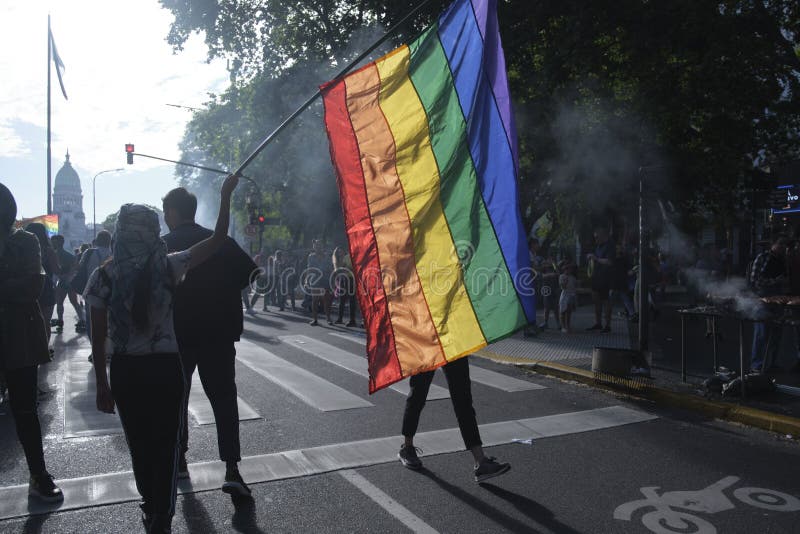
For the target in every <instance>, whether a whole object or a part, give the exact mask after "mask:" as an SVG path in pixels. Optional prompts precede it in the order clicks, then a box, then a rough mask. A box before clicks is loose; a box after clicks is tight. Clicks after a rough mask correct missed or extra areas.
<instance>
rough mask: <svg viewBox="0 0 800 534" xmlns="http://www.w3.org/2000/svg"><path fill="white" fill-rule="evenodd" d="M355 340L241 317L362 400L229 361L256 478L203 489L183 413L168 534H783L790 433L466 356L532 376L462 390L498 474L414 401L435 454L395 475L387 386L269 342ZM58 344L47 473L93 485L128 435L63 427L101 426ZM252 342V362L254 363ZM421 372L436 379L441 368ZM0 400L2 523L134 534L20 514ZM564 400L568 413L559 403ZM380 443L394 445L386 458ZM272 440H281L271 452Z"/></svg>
mask: <svg viewBox="0 0 800 534" xmlns="http://www.w3.org/2000/svg"><path fill="white" fill-rule="evenodd" d="M333 334H340V335H333ZM358 334H359V331H358V330H352V329H345V328H334V327H328V326H320V327H316V328H314V327H310V326H308V325H307V319H306V318H305V317H303V316H301V315H299V314H294V313H292V312H282V313H278V312H268V313H266V314H262V315H261V316H260V317H258V318H255V319H250V318H248V319H247V320H246V333H245V337H246V339H247V340H249V341H250V342H253V343H255V344H256V345H257V346H258V347H259V348H261V349H266V350H268V351H269V352H270V353H271V354H272V355H273V356H276V357H278V358H280V359H282V360H284V361H285V362H287V365H288V367H289V368H290V369H295V368H300V369H301V370H304V371H305V372H310V373H311V374H313V375H315V376H316V377H318V378H321V379H323V380H324V381H326V382H328V383H330V384H334V385H336V386H338V387H339V388H341V389H342V390H344V391H345V392H347V393H349V394H352V395H354V396H356V397H358V398H360V399H362V400H363V401H366V402H368V403H370V404H372V406H364V407H361V408H353V409H347V410H334V411H330V410H327V411H326V410H325V409H322V408H321V407H320V406H312V405H311V404H309V402H308V400H307V399H306V400H304V399H303V398H301V396H299V395H298V393H297V392H292V391H291V390H290V388H288V387H287V385H286V384H281V383H279V381H275V380H268V379H267V378H265V377H264V376H263V375H262V374H259V373H258V372H256V371H255V370H254V368H253V366H252V365H245V364H244V363H242V361H240V362H239V363H237V374H238V376H237V383H238V387H239V396H240V398H241V399H242V400H243V401H245V402H246V403H247V404H249V405H250V406H251V407H252V408H253V410H255V412H257V414H258V416H259V418H258V419H253V420H249V421H242V422H241V425H240V426H241V441H242V455H243V456H244V457H246V460H245V462H243V473H244V474H245V478H246V479H248V475H247V473H252V476H253V477H256V478H258V479H259V480H266V481H264V482H259V483H254V484H252V485H251V488H252V490H253V496H254V499H253V501H252V502H247V501H245V502H233V501H232V500H231V499H230V498H229V497H228V496H227V495H225V494H223V493H221V492H220V491H218V490H216V489H214V488H215V487H216V485H215V484H214V483H213V473H212V475H209V476H210V477H211V478H210V479H209V480H212V483H210V485H209V484H206V483H205V482H202V481H201V478H202V476H204V475H203V474H205V473H207V472H212V471H213V470H214V468H215V465H216V466H217V468H218V464H215V463H214V462H215V461H216V460H217V445H216V428H215V426H214V425H213V424H208V425H198V424H197V421H196V420H193V421H192V422H191V426H190V451H189V454H188V460H189V462H190V464H192V466H191V468H192V473H193V482H194V483H195V484H196V488H197V489H199V490H200V491H197V492H193V491H192V490H191V489H190V488H188V486H186V485H184V487H183V490H184V491H185V493H183V494H182V495H180V496H179V498H178V509H177V513H176V516H175V520H174V531H175V532H202V533H203V534H211V533H215V532H219V533H227V532H253V533H258V532H269V533H274V532H382V533H383V532H408V531H409V530H413V531H418V532H493V533H494V532H566V533H574V532H581V533H596V532H683V533H688V532H694V533H703V534H706V533H711V532H721V533H728V532H761V533H767V532H776V533H777V532H786V533H789V532H797V525H798V524H800V476H798V473H800V469H798V467H797V466H798V465H799V462H798V460H800V448H799V447H798V443H797V442H795V441H792V440H789V439H786V438H785V437H779V436H775V435H772V434H768V433H765V432H760V431H754V430H751V429H747V428H743V427H739V426H734V425H729V424H725V423H719V422H714V421H708V420H704V419H701V418H698V417H696V416H693V415H692V414H687V413H676V412H673V411H667V410H661V409H659V408H658V407H656V406H653V405H648V404H641V403H637V402H632V401H630V400H628V399H626V398H620V397H615V396H613V395H611V394H608V393H605V392H598V391H595V390H592V389H590V388H587V387H584V386H581V385H577V384H571V383H565V382H561V381H558V380H555V379H550V378H546V377H542V376H538V375H528V374H526V373H525V372H524V371H522V370H520V369H516V368H512V367H507V366H502V365H499V364H496V363H493V362H491V361H488V360H484V359H479V358H474V361H473V362H472V363H473V365H476V366H479V367H481V368H483V369H485V370H488V371H492V372H496V373H500V374H502V375H505V376H509V377H512V378H516V379H519V380H522V381H525V382H526V383H533V384H538V385H539V386H543V388H538V389H529V390H524V391H504V390H503V389H498V388H497V387H495V386H490V385H487V384H486V383H478V382H476V383H475V384H474V385H473V395H474V397H475V408H476V411H477V414H478V421H479V423H480V424H481V425H489V426H484V427H483V428H484V438H485V439H487V436H488V437H489V438H490V439H491V440H493V442H496V443H499V444H498V445H495V446H491V447H487V452H488V453H489V454H491V455H493V456H497V457H498V458H499V459H501V460H503V461H509V462H511V464H512V469H511V471H510V472H508V473H507V474H505V475H503V476H502V477H498V478H495V479H493V480H492V481H491V483H487V484H483V485H478V484H476V483H475V482H474V481H473V478H472V462H471V456H470V455H469V453H467V452H464V451H458V450H457V449H458V447H457V445H458V444H457V443H456V446H453V445H452V444H453V443H454V442H453V439H452V436H453V435H454V434H453V433H452V432H451V433H449V434H448V433H442V432H437V431H439V430H444V429H455V428H456V422H455V416H454V414H453V411H452V407H451V405H450V402H449V400H446V399H442V400H434V401H429V402H428V405H427V406H426V408H425V411H424V413H423V416H422V422H421V425H420V436H423V435H424V436H426V440H427V441H426V445H421V446H422V448H423V450H425V449H427V450H426V451H425V452H426V454H427V453H430V452H432V451H433V452H440V451H441V452H442V453H441V454H434V455H429V456H424V457H423V462H424V466H425V467H424V469H423V470H422V471H421V472H412V471H409V470H407V469H404V468H403V467H402V466H401V465H400V464H399V463H398V462H397V461H396V460H395V459H394V452H395V451H394V449H396V448H399V445H400V443H401V439H400V438H399V436H398V434H399V431H400V423H401V417H402V409H403V396H402V394H400V393H398V392H396V391H382V392H379V393H378V394H376V395H372V396H370V395H368V394H367V381H366V379H365V378H364V377H362V376H360V375H358V374H356V373H354V372H352V371H351V370H347V369H345V368H343V367H342V366H341V365H337V364H334V363H331V362H330V361H328V360H326V359H323V358H322V357H321V356H318V355H314V354H313V353H312V352H313V351H311V352H309V351H306V350H302V349H301V348H299V347H300V346H299V345H296V344H295V345H292V344H290V343H288V342H287V340H286V339H282V338H283V337H284V336H290V335H304V336H308V337H309V338H311V339H312V340H315V341H316V342H317V345H315V346H317V347H318V346H319V345H318V343H320V342H321V343H323V344H324V346H329V347H335V348H338V349H340V351H339V352H337V353H341V351H344V352H346V353H351V354H354V355H357V356H359V357H363V347H362V345H361V344H360V343H358V342H357V339H349V338H348V335H356V336H357V335H358ZM56 347H57V349H58V357H57V360H56V362H54V363H52V364H49V365H48V366H46V367H45V368H44V369H43V372H42V374H41V382H42V384H43V385H44V384H49V387H50V388H51V389H52V391H51V392H50V393H48V394H47V395H45V396H43V397H42V403H41V407H40V411H41V418H42V422H43V426H44V432H45V435H46V437H45V454H46V459H47V462H48V467H49V469H50V471H51V472H52V473H53V475H54V476H55V477H56V478H57V479H59V480H62V481H63V480H65V479H81V480H78V481H75V480H67V481H66V482H65V484H94V486H93V487H100V486H101V485H100V484H97V483H96V481H98V480H106V479H105V478H102V477H103V476H104V475H106V474H108V473H118V472H125V471H129V470H130V459H129V456H128V453H127V447H126V444H125V440H124V437H123V436H122V435H121V434H118V433H108V432H106V433H105V435H104V432H103V431H98V434H99V435H92V434H91V433H87V434H85V435H84V436H83V437H65V433H66V429H68V428H73V429H74V428H78V427H76V426H75V425H76V421H78V422H80V423H81V424H82V425H83V426H80V425H79V427H80V428H89V429H91V428H93V425H99V424H100V423H97V422H96V421H97V419H96V417H95V416H94V415H93V414H89V413H88V412H87V410H88V408H87V407H86V406H85V405H84V404H82V403H81V402H79V401H80V398H81V397H80V395H79V393H80V392H79V391H76V389H75V388H76V384H85V383H86V376H85V371H81V372H82V373H83V376H76V375H80V374H81V373H77V372H75V371H74V370H75V369H79V370H82V369H83V368H81V367H79V366H77V362H79V361H81V360H82V359H85V356H86V355H87V354H88V352H87V351H88V346H87V345H86V342H85V338H79V337H77V336H76V335H74V334H72V333H71V332H69V333H65V334H62V335H61V336H59V337H58V338H57V339H56ZM327 352H328V353H333V352H336V351H334V350H333V349H328V350H327ZM254 354H255V356H254V355H252V354H251V355H250V356H249V358H250V359H251V363H252V361H258V360H257V356H258V354H257V353H254ZM254 358H255V359H254ZM243 360H244V358H243ZM71 366H72V367H71ZM364 367H366V362H364ZM69 369H73V372H72V373H70V372H68V371H69ZM80 379H82V380H83V382H81V381H80ZM434 383H435V384H437V385H439V386H442V387H444V388H446V382H445V380H444V376H443V375H442V374H441V373H437V376H436V379H435V381H434ZM82 387H89V386H86V385H84V386H82ZM70 388H71V389H70ZM65 391H68V392H70V393H69V395H67V393H65ZM307 393H309V394H313V393H316V392H315V391H314V392H307ZM142 394H143V395H144V394H146V391H143V392H142ZM84 400H85V396H84ZM0 412H2V413H4V415H0V510H12V511H13V510H20V509H22V510H23V512H21V513H11V512H9V513H6V514H5V516H4V518H2V519H0V532H9V533H11V532H37V533H38V532H58V533H62V532H69V533H72V532H74V533H90V532H97V533H115V532H120V533H126V532H142V531H143V530H142V529H141V526H140V523H139V515H138V507H137V505H136V502H135V501H133V500H130V499H128V500H126V499H124V498H121V499H120V500H122V501H124V502H111V503H110V504H103V505H100V503H105V502H107V501H103V499H102V497H103V495H101V493H102V492H96V493H95V494H93V496H92V497H91V498H87V499H85V500H86V502H85V503H81V502H79V499H77V500H73V501H72V504H74V505H75V507H78V506H81V507H79V508H76V509H70V510H62V511H56V512H54V513H50V514H43V515H25V514H26V513H28V512H26V511H25V510H27V509H28V504H27V501H26V500H25V499H23V498H22V497H20V495H23V494H24V488H15V486H18V485H23V484H26V483H27V469H26V466H25V461H24V457H23V455H22V451H21V448H20V447H19V445H18V443H17V441H16V437H15V432H14V428H13V421H12V419H11V416H10V415H8V414H7V413H6V412H7V409H6V407H5V406H2V407H0ZM576 412H581V414H579V416H573V415H569V414H574V413H576ZM609 414H612V415H613V416H609ZM618 415H619V418H617V416H618ZM626 417H628V418H632V419H630V420H626V419H625V418H626ZM637 418H638V419H637ZM519 421H522V423H519ZM636 421H638V422H636ZM492 423H502V424H494V425H492ZM100 426H102V425H100ZM100 426H97V428H100ZM106 426H108V425H106ZM112 426H113V425H112ZM598 428H599V429H598ZM447 436H450V437H449V438H448V437H447ZM386 438H389V439H388V440H387V439H386ZM515 438H519V439H523V440H524V439H530V438H532V441H531V442H529V443H524V442H514V441H513V440H514V439H515ZM387 442H388V443H389V444H390V445H389V446H390V447H394V449H392V450H391V451H390V454H389V455H388V456H387V455H386V452H385V450H384V449H385V447H386V443H387ZM326 446H331V448H330V449H324V450H326V451H331V452H329V453H326V454H318V456H320V457H324V458H323V459H322V460H320V463H318V464H314V465H316V466H320V465H321V466H322V467H315V468H309V466H310V465H311V464H312V463H311V462H310V460H309V463H308V465H304V466H301V467H302V469H300V468H298V469H300V471H292V469H291V468H287V470H286V471H285V473H284V471H281V473H284V474H280V473H278V471H279V470H277V469H276V468H275V465H277V464H276V463H275V462H277V461H278V459H284V460H285V458H310V457H311V456H312V455H313V453H314V451H320V450H323V449H319V448H320V447H326ZM370 447H373V448H375V449H376V450H377V449H380V450H378V452H376V453H375V454H376V456H375V457H374V458H376V459H373V460H370V461H368V462H367V461H365V462H363V463H364V465H356V464H359V462H358V461H357V458H358V455H359V454H361V452H360V451H362V450H363V451H367V450H368V449H369V448H370ZM381 447H383V448H384V449H381ZM370 450H371V449H370ZM286 451H293V452H291V453H289V454H286V455H280V454H277V453H282V452H286ZM381 451H382V452H381ZM348 453H349V454H348ZM364 454H365V455H366V454H367V453H366V452H365V453H364ZM354 456H355V457H356V460H354V459H353V457H354ZM282 461H283V460H282ZM207 462H210V463H207ZM348 462H350V463H349V464H348ZM245 463H247V465H248V466H249V467H248V469H249V471H247V473H245V470H244V465H245ZM289 463H291V462H289ZM300 463H302V462H300ZM296 464H297V462H295V464H292V465H294V466H295V467H297V465H296ZM263 466H267V467H263ZM262 467H263V468H262ZM290 467H291V466H290ZM301 471H302V472H301ZM265 473H266V474H265ZM195 475H196V476H195ZM126 476H128V475H125V474H122V475H118V476H117V478H113V480H124V479H125V477H126ZM82 477H88V478H85V479H84V478H82ZM203 480H205V479H203ZM251 480H252V479H251ZM114 484H118V482H115V483H114ZM648 488H649V489H648ZM703 490H705V491H703ZM686 492H690V493H686ZM122 494H124V492H122ZM68 500H69V499H68ZM637 501H641V502H637ZM628 503H633V504H630V505H628V506H625V505H626V504H628ZM65 504H67V503H65ZM66 507H67V508H72V506H66ZM9 515H16V516H17V517H12V518H9V517H8V516H9ZM0 517H3V516H2V514H0Z"/></svg>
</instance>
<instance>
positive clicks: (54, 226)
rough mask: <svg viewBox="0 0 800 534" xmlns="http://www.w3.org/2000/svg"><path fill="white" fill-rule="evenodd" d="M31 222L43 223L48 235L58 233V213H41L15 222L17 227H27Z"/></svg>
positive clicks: (51, 235)
mask: <svg viewBox="0 0 800 534" xmlns="http://www.w3.org/2000/svg"><path fill="white" fill-rule="evenodd" d="M31 223H42V224H43V225H44V228H45V230H47V235H48V236H49V237H53V236H54V235H56V234H57V233H58V215H57V214H55V213H51V214H50V215H39V216H38V217H31V218H29V219H22V220H20V221H17V222H15V223H14V226H15V227H16V228H25V227H26V226H28V225H29V224H31Z"/></svg>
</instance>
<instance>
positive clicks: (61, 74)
mask: <svg viewBox="0 0 800 534" xmlns="http://www.w3.org/2000/svg"><path fill="white" fill-rule="evenodd" d="M50 48H51V49H52V51H53V62H54V63H55V64H56V74H57V75H58V84H59V85H60V86H61V93H62V94H63V95H64V99H65V100H69V99H68V98H67V91H66V89H64V62H63V61H61V56H59V55H58V49H57V48H56V42H55V40H54V39H53V32H52V31H50Z"/></svg>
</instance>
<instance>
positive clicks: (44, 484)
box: [28, 472, 64, 502]
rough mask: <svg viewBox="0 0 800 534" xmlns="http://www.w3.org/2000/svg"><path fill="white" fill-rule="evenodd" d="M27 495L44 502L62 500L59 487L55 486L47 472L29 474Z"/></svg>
mask: <svg viewBox="0 0 800 534" xmlns="http://www.w3.org/2000/svg"><path fill="white" fill-rule="evenodd" d="M28 495H30V496H31V497H36V498H37V499H40V500H42V501H44V502H61V501H63V500H64V494H63V493H62V492H61V488H59V487H58V486H56V483H55V482H53V477H52V476H51V475H50V473H47V472H45V473H42V474H41V475H31V480H30V484H29V485H28Z"/></svg>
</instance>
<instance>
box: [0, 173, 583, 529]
mask: <svg viewBox="0 0 800 534" xmlns="http://www.w3.org/2000/svg"><path fill="white" fill-rule="evenodd" d="M237 182H238V179H237V178H236V177H235V176H230V177H228V178H227V179H226V180H225V182H224V183H223V185H222V189H221V200H220V210H219V216H218V219H217V222H216V225H215V228H214V229H213V230H210V229H207V228H203V227H202V226H200V225H198V224H197V223H196V222H195V220H194V219H195V213H196V210H197V199H196V197H195V196H194V195H193V194H191V193H189V192H188V191H187V190H186V189H184V188H177V189H174V190H172V191H170V192H169V193H168V194H167V195H166V196H165V197H164V198H163V212H164V221H165V222H166V224H167V226H168V228H169V233H167V234H165V235H163V236H161V235H160V234H161V227H160V223H159V218H158V215H157V213H156V212H155V211H154V210H153V209H151V208H149V207H147V206H144V205H140V204H125V205H123V206H122V207H121V208H120V210H119V213H118V217H117V222H116V227H115V232H114V234H113V237H112V234H111V233H110V232H108V231H105V230H103V231H100V232H98V234H97V236H96V238H95V240H94V243H93V246H88V245H87V246H84V247H81V248H80V249H79V250H76V251H75V252H76V253H75V254H74V255H73V254H70V253H69V252H67V251H66V250H64V239H63V238H62V237H61V236H58V235H56V236H53V237H52V238H49V239H48V236H47V232H46V229H45V228H44V226H42V225H40V224H38V223H33V224H29V225H28V226H26V228H25V229H21V228H15V220H16V215H17V209H16V203H15V200H14V197H13V195H12V193H11V191H9V190H8V189H7V188H6V187H5V186H3V185H2V184H0V297H1V298H2V299H1V300H0V349H2V350H0V385H2V384H5V386H6V387H7V390H8V398H9V404H10V407H11V412H12V414H13V416H14V421H15V425H16V430H17V436H18V439H19V441H20V443H21V445H22V448H23V451H24V454H25V458H26V460H27V464H28V468H29V471H30V481H29V487H28V488H29V489H28V492H29V495H30V496H31V497H33V498H37V499H41V500H43V501H45V502H59V501H61V500H63V498H64V496H63V493H62V491H61V489H60V488H59V487H58V486H57V484H56V483H55V480H54V478H53V476H52V475H51V474H50V472H49V471H48V469H47V466H46V463H45V457H44V449H43V446H42V430H41V425H40V422H39V417H38V407H37V406H38V394H39V390H38V368H39V366H40V365H42V364H46V363H48V362H50V361H52V359H53V356H54V354H53V350H52V349H51V348H50V336H51V327H52V328H55V329H56V332H60V331H61V330H62V329H63V326H64V322H63V321H64V302H65V301H66V299H67V298H68V299H69V301H70V304H71V305H72V306H73V308H74V310H75V314H76V317H77V324H76V330H77V331H78V332H83V331H84V330H85V331H86V334H87V335H88V337H89V340H90V344H91V355H90V357H89V359H90V361H92V362H93V368H94V374H95V382H96V405H97V409H98V410H100V411H102V412H105V413H117V414H118V416H119V418H120V421H121V423H122V426H123V429H124V432H125V437H126V441H127V444H128V448H129V452H130V457H131V464H132V468H133V475H134V479H135V482H136V489H137V491H138V492H139V494H140V495H141V497H142V500H141V502H140V505H139V506H140V508H141V511H142V522H143V525H144V527H145V530H146V531H147V532H149V533H163V532H171V524H172V517H173V515H174V513H175V500H176V495H177V480H178V479H180V478H188V477H190V476H191V473H190V470H189V465H188V463H187V460H186V455H187V452H188V446H189V445H188V444H189V440H188V426H187V424H186V421H187V418H188V397H189V389H190V388H191V384H192V376H193V374H194V372H195V371H197V372H198V374H199V377H200V382H201V384H202V387H203V390H204V391H205V393H206V395H207V397H208V399H209V401H210V403H211V407H212V410H213V412H214V418H215V421H216V425H217V441H218V449H219V458H220V460H221V461H222V462H224V463H225V467H226V471H225V479H224V483H223V485H222V487H221V489H222V491H224V492H226V493H229V494H231V495H233V496H239V497H244V498H247V497H250V495H251V492H250V489H249V487H248V486H247V484H246V483H245V481H244V479H243V478H242V476H241V474H240V473H239V469H238V464H239V462H240V461H241V447H240V441H239V414H238V400H237V389H236V376H235V357H236V348H235V343H236V342H237V341H239V338H240V336H241V334H242V332H243V320H244V314H245V313H248V314H255V313H256V312H255V311H254V309H253V308H254V306H255V305H256V304H257V301H258V300H259V298H261V299H263V304H262V310H266V309H267V306H268V305H273V306H276V307H277V308H278V310H279V311H280V310H284V309H285V306H286V300H287V299H289V302H290V303H291V307H292V309H293V310H294V309H296V303H295V297H296V296H297V294H298V292H299V294H300V295H301V296H302V297H303V298H304V303H303V305H302V306H303V307H306V309H307V311H308V312H309V314H310V315H311V318H312V319H311V323H310V324H311V325H313V326H317V325H318V324H319V322H318V314H319V312H320V310H321V311H322V312H323V313H325V317H326V319H327V322H328V324H329V325H333V324H344V310H345V308H348V311H349V320H348V322H347V323H346V326H348V327H353V326H356V324H357V323H356V317H357V313H358V306H357V304H356V298H355V289H356V287H355V286H356V281H355V276H354V273H353V265H352V260H351V259H350V256H349V254H348V252H347V250H346V249H345V248H344V247H335V248H334V249H333V251H331V252H329V251H327V250H325V247H324V245H323V242H322V241H321V240H314V242H313V244H312V249H311V251H310V252H308V253H307V254H306V253H305V252H304V251H283V250H276V251H274V253H272V254H270V253H269V252H268V251H267V250H261V251H259V253H258V254H256V256H255V257H254V258H250V256H248V254H246V253H245V252H244V251H243V250H242V249H241V247H239V245H238V244H237V243H236V242H235V241H233V240H232V239H231V238H230V237H228V236H227V232H228V224H229V218H230V197H231V194H232V192H233V190H234V188H235V187H236V185H237ZM573 286H574V280H572V281H570V280H569V278H567V281H566V282H565V288H566V290H567V291H569V288H570V287H573ZM333 299H336V300H337V301H338V317H337V319H336V321H333V317H332V306H331V302H332V301H333ZM54 310H55V312H56V314H57V317H56V318H55V319H52V324H51V318H52V314H53V311H54ZM564 321H565V324H569V319H568V318H565V319H564ZM443 369H444V373H445V375H446V377H447V381H448V386H449V389H450V393H451V397H452V399H453V404H454V408H455V411H456V415H457V419H458V423H459V427H460V429H461V432H462V436H463V438H464V443H465V446H466V448H467V449H469V450H470V451H471V452H472V455H473V457H474V459H475V466H474V475H475V480H476V481H478V482H483V481H484V480H486V479H488V478H491V477H494V476H497V475H500V474H502V473H505V472H506V471H508V469H509V468H510V465H509V464H507V463H501V462H498V461H496V460H495V459H494V458H492V457H487V456H486V455H485V454H484V452H483V448H482V443H481V439H480V433H479V430H478V425H477V421H476V416H475V410H474V408H473V405H472V396H471V381H470V378H469V367H468V365H467V360H466V359H465V358H462V359H459V360H456V361H454V362H450V363H448V364H447V365H445V366H444V368H443ZM433 374H434V372H433V371H429V372H427V373H422V374H419V375H415V376H414V377H412V379H411V387H410V394H409V397H408V400H407V402H406V406H405V413H404V416H403V428H402V432H403V436H404V438H405V441H404V442H403V444H402V445H401V447H400V451H399V453H398V457H399V459H400V461H401V463H402V464H403V465H404V466H405V467H407V468H409V469H419V468H420V467H421V466H422V462H421V460H420V459H419V456H418V454H417V453H418V452H419V449H418V448H417V447H415V446H414V441H413V439H414V435H415V434H416V430H417V424H418V422H419V418H420V415H421V412H422V409H423V407H424V405H425V398H426V397H427V391H428V388H429V387H430V383H431V380H432V377H433ZM145 390H146V391H147V395H141V392H142V391H145Z"/></svg>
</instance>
